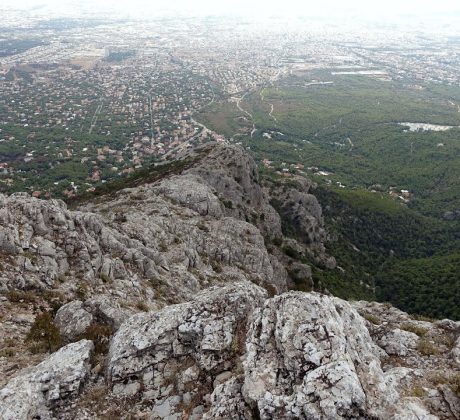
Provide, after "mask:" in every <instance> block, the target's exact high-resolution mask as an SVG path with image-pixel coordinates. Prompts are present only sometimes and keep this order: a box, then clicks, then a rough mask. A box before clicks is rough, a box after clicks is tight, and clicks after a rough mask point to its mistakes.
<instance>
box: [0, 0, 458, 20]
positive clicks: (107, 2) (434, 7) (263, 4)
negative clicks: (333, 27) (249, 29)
mask: <svg viewBox="0 0 460 420" xmlns="http://www.w3.org/2000/svg"><path fill="white" fill-rule="evenodd" d="M82 4H86V6H87V7H88V6H91V7H92V8H94V9H96V10H101V9H102V10H104V9H112V10H113V9H115V10H117V11H121V12H124V13H129V14H135V15H143V14H144V15H145V14H146V13H148V14H164V13H165V11H167V12H169V13H172V14H188V15H209V14H218V15H219V14H238V15H241V14H242V15H247V16H253V17H254V16H262V17H263V16H273V15H281V16H293V17H296V16H322V17H328V16H332V17H336V16H338V15H341V16H343V15H350V16H353V15H359V16H361V17H363V18H372V19H380V18H385V19H391V18H397V17H399V16H404V15H408V14H410V15H418V16H436V15H440V14H460V0H315V1H308V0H304V1H302V0H277V1H275V0H0V7H1V6H2V5H6V6H12V5H13V6H16V7H20V8H22V9H24V8H31V7H34V6H37V5H45V6H48V7H51V8H55V10H56V11H61V10H62V11H64V10H65V11H66V12H71V11H76V9H77V8H78V5H82Z"/></svg>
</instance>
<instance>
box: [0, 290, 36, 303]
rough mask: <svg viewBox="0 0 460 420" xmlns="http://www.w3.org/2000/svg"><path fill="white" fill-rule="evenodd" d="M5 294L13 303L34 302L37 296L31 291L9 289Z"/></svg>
mask: <svg viewBox="0 0 460 420" xmlns="http://www.w3.org/2000/svg"><path fill="white" fill-rule="evenodd" d="M5 296H6V297H7V298H8V300H9V301H10V302H13V303H35V302H36V301H37V297H36V296H35V295H34V294H33V293H32V292H23V291H22V290H9V291H8V292H6V294H5Z"/></svg>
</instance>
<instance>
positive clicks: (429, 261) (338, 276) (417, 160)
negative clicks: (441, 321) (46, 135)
mask: <svg viewBox="0 0 460 420" xmlns="http://www.w3.org/2000/svg"><path fill="white" fill-rule="evenodd" d="M324 82H326V83H324ZM239 104H240V106H241V107H242V109H244V110H245V111H247V112H248V114H244V113H242V112H241V111H240V110H239V109H238V107H237V106H236V104H235V100H234V99H231V98H230V99H225V98H224V99H223V100H220V101H217V102H216V103H215V104H213V106H212V107H210V108H208V109H206V110H204V111H203V112H202V114H201V115H200V120H201V121H202V122H203V123H205V124H206V125H208V126H209V127H210V128H212V129H214V130H216V131H218V132H220V133H223V134H225V135H226V136H228V137H230V138H232V139H233V140H234V141H237V142H240V143H241V144H242V145H243V146H245V147H247V148H248V149H249V150H250V151H251V153H252V154H253V156H254V157H255V158H256V160H258V161H259V162H260V163H261V169H262V172H266V173H268V172H277V173H282V172H284V173H285V174H286V171H288V173H297V174H298V175H302V176H307V177H309V178H312V179H314V180H315V181H316V182H317V183H318V185H319V187H318V188H317V189H316V191H315V192H314V194H315V195H316V196H317V198H318V199H319V201H320V203H321V204H322V207H323V210H324V215H325V219H326V226H327V227H328V230H329V234H330V240H329V242H328V245H327V246H328V252H329V253H330V254H331V255H333V256H334V257H336V259H337V262H338V265H339V268H338V269H335V270H325V269H323V268H321V267H316V266H315V265H314V264H312V266H313V275H314V279H315V284H318V285H322V286H321V287H323V288H326V289H327V290H329V291H330V292H332V293H333V294H335V295H338V296H341V297H344V298H347V299H369V298H373V299H378V300H380V301H389V302H392V303H393V304H395V305H396V306H398V307H400V308H401V309H403V310H406V311H408V312H411V313H414V314H421V315H425V316H428V317H435V318H443V317H450V318H454V319H460V309H459V308H460V296H459V290H460V260H459V257H458V256H459V254H460V226H459V223H460V220H459V219H460V217H459V216H460V176H459V168H460V128H459V126H460V112H459V110H460V105H459V104H460V88H457V87H453V86H444V85H441V84H423V85H421V84H419V82H414V81H411V80H378V79H375V78H371V77H367V76H356V75H333V74H332V73H331V72H330V71H327V70H321V71H313V72H304V73H301V74H292V75H291V76H289V77H286V78H284V79H282V80H280V81H278V82H276V83H274V84H272V85H271V84H269V85H266V86H263V87H260V88H259V89H256V90H255V91H253V92H251V93H249V94H247V95H246V96H245V97H244V98H243V100H241V101H240V103H239ZM249 115H250V117H249ZM251 118H252V119H251ZM404 123H426V124H431V126H430V127H433V128H432V129H431V128H427V129H425V130H422V129H420V130H414V131H411V130H409V127H408V126H407V125H404ZM253 124H254V126H255V131H253ZM439 126H445V127H440V128H439V131H437V130H438V127H439ZM263 160H265V161H267V160H268V161H270V162H271V164H270V165H271V166H270V167H269V168H266V167H265V165H262V161H263ZM299 165H300V166H299ZM299 168H303V169H299ZM323 174H327V175H323ZM401 190H405V191H408V192H409V196H408V199H407V200H406V199H402V197H401ZM390 195H393V198H390ZM398 196H400V197H398ZM310 263H311V262H310Z"/></svg>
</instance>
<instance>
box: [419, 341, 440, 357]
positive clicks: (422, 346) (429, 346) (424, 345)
mask: <svg viewBox="0 0 460 420" xmlns="http://www.w3.org/2000/svg"><path fill="white" fill-rule="evenodd" d="M417 351H418V352H419V353H421V354H423V355H424V356H434V355H436V354H438V353H439V350H438V348H437V347H436V346H435V345H434V344H433V343H430V342H429V341H428V340H419V342H418V345H417Z"/></svg>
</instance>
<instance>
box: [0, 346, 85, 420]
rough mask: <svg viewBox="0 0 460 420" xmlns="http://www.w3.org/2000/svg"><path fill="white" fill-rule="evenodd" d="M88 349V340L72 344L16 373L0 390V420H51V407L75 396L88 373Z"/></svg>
mask: <svg viewBox="0 0 460 420" xmlns="http://www.w3.org/2000/svg"><path fill="white" fill-rule="evenodd" d="M92 350H93V343H92V342H91V341H88V340H82V341H79V342H77V343H72V344H69V345H67V346H65V347H63V348H62V349H60V350H59V351H57V352H56V353H53V354H52V355H51V356H49V357H48V358H47V359H45V360H44V361H43V362H42V363H40V364H39V365H37V366H35V367H33V368H30V369H27V370H26V371H23V372H20V373H19V375H18V376H16V377H15V378H13V379H12V380H11V381H10V382H9V383H8V384H7V385H6V386H5V387H4V388H3V389H2V390H1V391H0V418H1V419H2V420H18V419H32V418H40V419H43V420H44V419H51V418H53V414H52V410H53V408H54V407H56V406H57V405H59V404H62V403H63V402H64V401H65V400H66V399H67V398H69V397H75V396H77V395H78V393H79V390H80V387H81V385H82V384H83V382H84V381H85V379H86V377H87V375H88V373H89V369H90V356H91V352H92Z"/></svg>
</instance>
